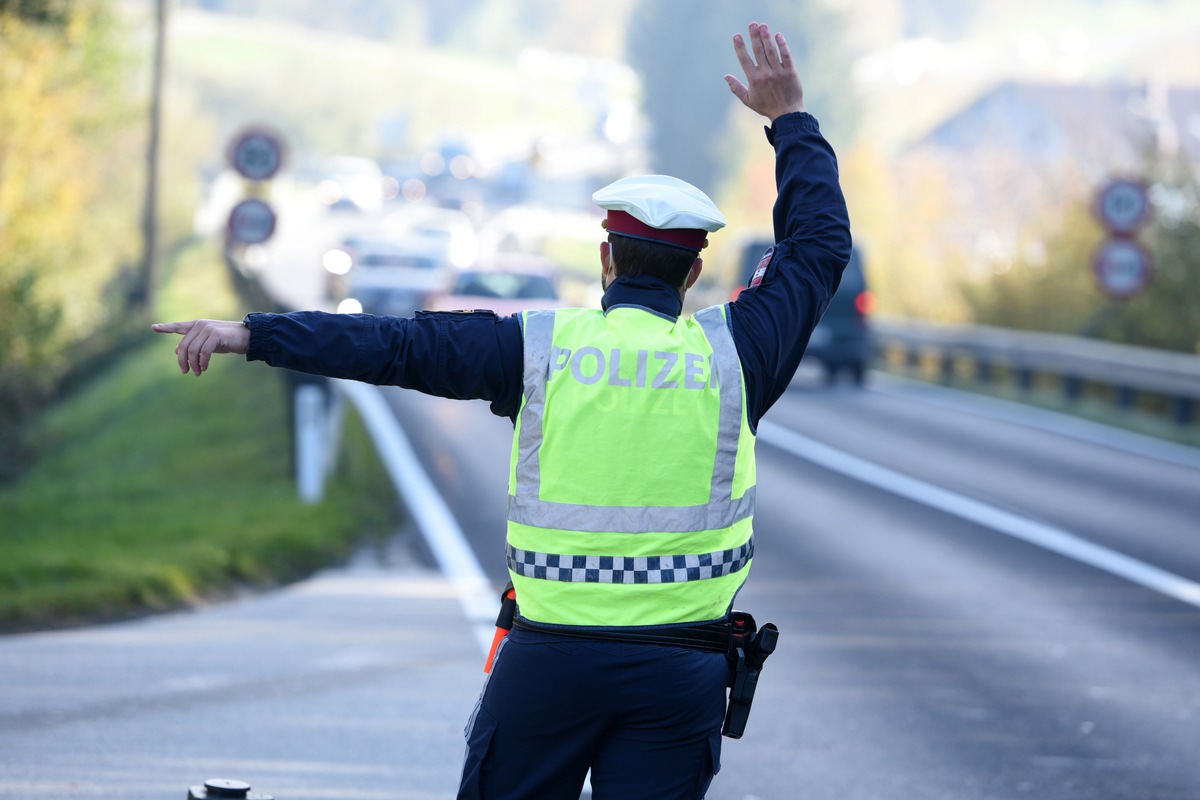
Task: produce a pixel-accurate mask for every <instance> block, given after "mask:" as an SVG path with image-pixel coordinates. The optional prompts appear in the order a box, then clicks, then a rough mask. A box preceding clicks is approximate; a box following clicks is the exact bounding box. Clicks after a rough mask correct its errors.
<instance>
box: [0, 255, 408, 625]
mask: <svg viewBox="0 0 1200 800" xmlns="http://www.w3.org/2000/svg"><path fill="white" fill-rule="evenodd" d="M243 313H244V310H243V309H240V308H239V305H238V301H237V300H236V298H235V297H234V295H233V293H232V291H231V290H230V288H229V284H228V280H227V277H226V275H225V272H224V267H223V266H222V264H221V262H220V259H219V255H218V254H217V253H216V252H215V250H214V249H213V248H212V247H209V246H204V247H192V248H189V249H188V250H186V251H185V252H184V253H183V254H182V256H181V257H180V258H179V259H177V260H176V261H175V262H174V263H173V264H172V275H171V276H170V278H169V280H168V282H167V284H166V286H165V287H164V292H163V297H162V301H161V303H160V316H161V317H162V318H169V319H181V318H191V317H197V316H205V317H216V318H231V319H238V318H240V317H241V315H242V314H243ZM176 340H177V337H174V336H172V337H167V336H158V335H155V334H150V333H149V332H148V333H147V336H146V341H145V342H144V343H143V344H141V345H139V346H138V347H136V348H134V349H132V350H131V351H129V352H128V353H125V354H123V355H122V356H121V357H120V358H119V359H117V360H116V361H114V363H113V364H112V366H111V367H110V368H108V369H106V370H104V371H103V372H102V373H101V374H99V375H98V376H96V377H95V378H94V379H92V380H91V381H89V382H88V383H86V384H85V385H83V386H82V387H80V388H79V389H78V390H77V391H76V392H75V393H74V394H73V395H72V396H71V397H68V398H66V399H64V400H63V401H62V402H61V403H59V404H58V405H56V406H55V407H53V408H50V409H48V410H47V412H46V417H45V424H46V428H47V433H48V438H49V446H48V447H47V449H46V451H45V453H44V455H43V457H42V459H41V461H40V462H39V464H38V465H37V466H36V467H35V468H34V469H33V470H32V471H30V472H29V473H27V474H25V475H24V476H23V477H22V478H21V479H20V480H18V481H17V482H15V483H12V484H9V485H6V486H3V487H0V520H2V524H0V629H3V630H9V631H12V630H24V629H32V628H43V627H55V626H61V625H73V624H82V623H87V622H94V621H98V620H108V619H114V618H120V617H127V616H132V615H136V614H140V613H144V612H147V611H154V610H163V609H169V608H177V607H181V606H186V605H189V604H195V603H199V602H203V601H204V600H206V599H210V598H212V597H216V596H220V595H222V594H225V593H228V592H230V591H231V590H232V589H234V588H240V587H246V586H258V587H261V586H267V585H273V584H277V583H280V582H285V581H288V580H292V579H295V578H298V577H300V576H303V575H305V574H307V573H310V572H311V571H312V570H314V569H316V568H318V567H320V566H323V565H326V564H329V563H332V562H336V561H338V560H339V559H341V558H343V557H344V556H345V555H346V554H347V553H348V552H349V550H350V549H351V548H352V547H353V546H354V545H355V544H356V543H358V542H361V541H363V540H364V539H366V538H368V537H376V536H382V535H386V534H388V533H389V532H390V531H391V530H394V528H395V524H396V521H397V516H398V515H397V504H396V499H395V493H394V491H393V490H392V488H391V486H390V484H389V482H388V480H387V477H386V475H385V473H384V471H383V468H382V466H381V464H380V463H379V461H378V458H377V456H376V454H375V452H374V450H373V447H372V445H371V443H370V441H369V440H368V438H367V436H366V434H365V433H364V432H363V430H362V429H361V427H360V426H359V425H358V422H357V419H356V418H355V417H354V415H353V413H352V412H351V413H349V414H348V415H347V425H346V433H345V436H344V437H343V445H342V452H341V454H340V458H339V465H338V468H337V471H336V475H335V476H334V478H333V479H332V480H331V482H330V484H329V485H328V487H327V491H326V495H325V499H324V500H323V501H322V502H321V503H319V504H315V505H303V504H301V503H300V502H299V501H298V499H297V497H296V487H295V482H294V480H293V477H292V474H291V468H292V467H291V451H290V448H291V444H290V432H289V425H290V420H289V410H288V408H289V403H290V400H289V397H288V396H287V393H286V388H285V382H284V378H283V374H282V373H280V372H278V371H275V370H272V369H270V368H268V367H266V366H264V365H262V364H253V363H246V361H245V360H244V359H243V358H241V357H240V356H227V357H218V358H217V359H215V360H214V365H213V367H212V368H211V369H210V370H209V372H207V373H206V374H205V375H204V376H202V377H199V378H197V377H195V376H190V375H189V376H183V375H181V374H180V372H179V370H178V367H177V366H176V364H175V357H174V353H173V348H174V345H175V341H176Z"/></svg>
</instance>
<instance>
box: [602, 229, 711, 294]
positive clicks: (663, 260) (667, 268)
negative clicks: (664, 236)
mask: <svg viewBox="0 0 1200 800" xmlns="http://www.w3.org/2000/svg"><path fill="white" fill-rule="evenodd" d="M608 243H609V244H610V245H612V260H613V263H614V264H615V265H616V272H617V275H628V276H630V277H633V276H636V275H652V276H654V277H656V278H662V279H663V280H664V281H666V282H667V283H669V284H671V285H672V286H682V285H683V284H684V281H686V280H687V276H688V270H690V269H691V268H692V264H693V263H694V262H695V261H696V256H697V255H698V253H696V252H694V251H692V250H684V249H683V248H682V247H673V246H672V245H669V244H660V243H658V242H651V241H648V240H646V239H634V238H632V237H630V236H618V235H616V234H612V235H610V236H609V237H608Z"/></svg>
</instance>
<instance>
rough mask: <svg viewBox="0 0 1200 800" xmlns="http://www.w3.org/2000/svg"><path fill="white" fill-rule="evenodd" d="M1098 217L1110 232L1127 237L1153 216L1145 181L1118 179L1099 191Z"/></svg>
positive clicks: (1097, 194) (1097, 200)
mask: <svg viewBox="0 0 1200 800" xmlns="http://www.w3.org/2000/svg"><path fill="white" fill-rule="evenodd" d="M1095 210H1096V216H1097V217H1098V218H1099V220H1100V223H1101V224H1102V225H1103V226H1104V227H1105V228H1106V229H1107V230H1108V232H1109V233H1112V234H1115V235H1117V236H1128V235H1129V234H1131V233H1133V232H1134V231H1136V230H1137V229H1138V228H1140V227H1142V225H1143V224H1144V223H1145V222H1146V219H1147V218H1148V217H1149V216H1150V197H1149V193H1148V191H1147V189H1146V184H1144V183H1142V182H1141V181H1136V180H1130V179H1128V178H1117V179H1115V180H1111V181H1109V182H1108V183H1106V184H1104V185H1103V186H1101V187H1100V191H1099V192H1097V193H1096V209H1095Z"/></svg>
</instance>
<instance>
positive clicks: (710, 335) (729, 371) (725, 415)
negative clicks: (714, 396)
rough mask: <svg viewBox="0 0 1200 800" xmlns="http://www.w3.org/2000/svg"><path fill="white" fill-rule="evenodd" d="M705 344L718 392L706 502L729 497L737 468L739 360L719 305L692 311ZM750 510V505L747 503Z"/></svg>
mask: <svg viewBox="0 0 1200 800" xmlns="http://www.w3.org/2000/svg"><path fill="white" fill-rule="evenodd" d="M694 318H695V320H696V321H697V322H699V323H700V327H701V329H703V331H704V335H705V337H706V338H707V339H708V343H709V346H711V347H712V349H713V369H715V370H716V372H717V386H718V387H719V389H720V391H721V411H720V415H721V416H720V421H719V422H718V424H717V459H716V463H715V464H714V465H713V476H712V489H711V490H710V491H709V495H708V501H709V503H728V502H730V501H731V499H732V498H733V473H734V469H735V468H736V467H737V454H738V453H737V451H738V439H739V438H740V437H741V432H742V361H741V359H740V358H738V354H737V346H736V345H735V344H734V343H733V335H732V334H731V333H730V331H729V324H728V323H727V322H726V321H725V315H724V314H722V313H721V307H720V306H712V307H710V308H706V309H703V310H702V311H698V312H696V315H695V317H694ZM750 510H751V512H753V510H754V505H753V503H751V505H750Z"/></svg>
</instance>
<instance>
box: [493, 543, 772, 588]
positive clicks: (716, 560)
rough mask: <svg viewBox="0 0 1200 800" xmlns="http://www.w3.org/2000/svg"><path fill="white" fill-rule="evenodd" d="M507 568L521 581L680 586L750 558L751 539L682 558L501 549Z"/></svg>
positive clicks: (719, 574)
mask: <svg viewBox="0 0 1200 800" xmlns="http://www.w3.org/2000/svg"><path fill="white" fill-rule="evenodd" d="M505 549H506V551H507V554H508V568H509V569H510V570H512V571H513V572H514V573H516V574H517V575H520V576H522V577H525V578H541V579H543V580H551V581H568V582H573V583H621V584H638V583H684V582H685V581H699V580H704V579H706V578H720V577H722V576H724V575H729V574H732V573H734V572H737V571H739V570H741V569H742V568H744V567H745V566H746V564H748V563H749V562H750V559H752V558H754V537H750V539H749V540H748V541H747V542H746V543H745V544H743V545H742V546H740V547H735V548H733V549H731V550H718V551H716V552H715V553H699V554H696V555H683V556H641V557H628V556H571V555H563V554H558V553H535V552H533V551H531V550H520V549H518V548H516V547H513V546H512V545H506V547H505Z"/></svg>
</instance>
